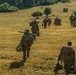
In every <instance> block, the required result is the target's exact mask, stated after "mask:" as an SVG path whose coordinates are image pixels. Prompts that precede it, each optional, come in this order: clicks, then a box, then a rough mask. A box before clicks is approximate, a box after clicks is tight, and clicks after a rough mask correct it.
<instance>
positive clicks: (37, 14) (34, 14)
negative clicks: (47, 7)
mask: <svg viewBox="0 0 76 75" xmlns="http://www.w3.org/2000/svg"><path fill="white" fill-rule="evenodd" d="M31 15H32V16H33V17H36V19H37V18H38V17H39V16H42V15H43V14H42V12H39V11H36V12H34V13H32V14H31Z"/></svg>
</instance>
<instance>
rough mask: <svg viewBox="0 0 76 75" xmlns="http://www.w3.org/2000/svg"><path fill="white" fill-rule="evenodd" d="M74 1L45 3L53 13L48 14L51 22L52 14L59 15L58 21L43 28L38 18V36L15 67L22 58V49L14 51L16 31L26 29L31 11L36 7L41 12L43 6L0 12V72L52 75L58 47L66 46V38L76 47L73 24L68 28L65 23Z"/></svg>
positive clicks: (2, 74) (17, 74) (16, 74)
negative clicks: (65, 8)
mask: <svg viewBox="0 0 76 75" xmlns="http://www.w3.org/2000/svg"><path fill="white" fill-rule="evenodd" d="M75 4H76V1H74V2H72V3H66V4H61V3H59V4H55V5H52V6H48V7H51V8H52V10H53V11H52V14H53V15H55V16H52V15H50V18H52V22H53V21H54V19H55V17H56V16H59V17H60V18H61V19H62V25H61V26H54V25H53V23H52V25H51V26H50V27H47V29H43V27H42V26H41V23H42V20H43V18H41V19H39V21H40V23H39V27H40V36H39V37H37V40H36V41H35V42H34V44H33V45H32V47H31V51H30V57H29V58H28V60H27V61H26V63H24V66H23V64H21V66H20V67H19V68H16V67H17V64H18V63H20V61H21V60H22V52H21V53H18V52H16V50H15V48H16V47H17V45H18V44H19V42H20V40H21V36H22V35H23V34H21V33H18V31H19V30H20V31H24V30H25V29H30V26H29V22H30V21H31V19H32V17H31V13H32V12H34V11H36V10H40V11H42V12H43V10H44V8H45V7H46V6H44V7H43V6H40V7H34V8H30V9H26V10H20V11H19V12H14V13H0V75H53V67H54V66H55V64H56V61H57V60H56V58H57V56H58V54H59V51H60V49H61V47H62V46H66V45H67V42H68V41H72V42H73V47H74V48H75V49H76V28H72V27H71V26H70V23H69V16H70V15H71V13H72V11H73V10H75V9H76V7H75ZM64 7H67V8H68V9H69V12H68V13H63V12H62V11H63V8H64ZM11 64H13V66H12V69H9V67H10V66H11ZM14 66H16V67H14ZM61 75H62V74H61Z"/></svg>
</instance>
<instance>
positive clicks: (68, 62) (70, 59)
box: [58, 46, 75, 75]
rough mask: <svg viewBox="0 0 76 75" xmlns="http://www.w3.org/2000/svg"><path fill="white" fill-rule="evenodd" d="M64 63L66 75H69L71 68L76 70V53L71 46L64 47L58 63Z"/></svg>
mask: <svg viewBox="0 0 76 75" xmlns="http://www.w3.org/2000/svg"><path fill="white" fill-rule="evenodd" d="M60 60H61V61H63V62H64V69H65V73H66V75H69V73H70V70H71V68H72V67H73V68H75V51H74V50H73V48H71V47H70V46H68V47H62V49H61V51H60V54H59V57H58V61H60Z"/></svg>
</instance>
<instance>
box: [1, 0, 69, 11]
mask: <svg viewBox="0 0 76 75" xmlns="http://www.w3.org/2000/svg"><path fill="white" fill-rule="evenodd" d="M58 2H62V3H65V2H69V0H0V11H2V10H4V8H8V11H9V10H10V11H11V10H13V9H14V10H15V9H16V10H17V8H18V9H23V8H29V7H34V6H40V5H52V4H56V3H58ZM10 6H12V7H10ZM5 11H6V10H5Z"/></svg>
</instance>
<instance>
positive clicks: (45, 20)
mask: <svg viewBox="0 0 76 75" xmlns="http://www.w3.org/2000/svg"><path fill="white" fill-rule="evenodd" d="M47 22H48V21H47V18H45V19H44V20H43V23H42V26H43V27H44V28H47Z"/></svg>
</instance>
